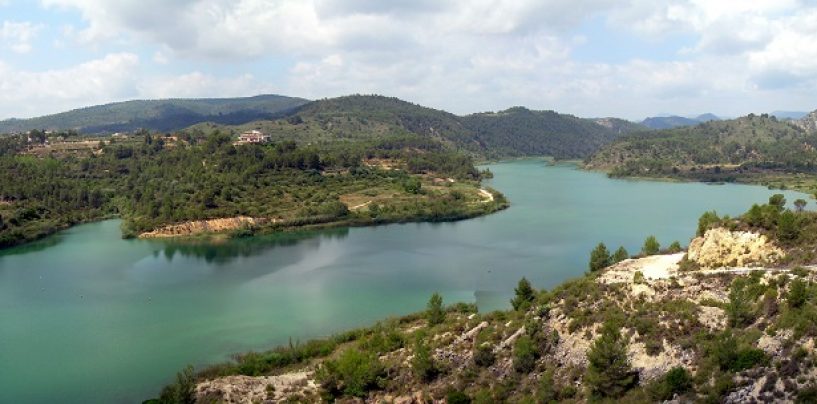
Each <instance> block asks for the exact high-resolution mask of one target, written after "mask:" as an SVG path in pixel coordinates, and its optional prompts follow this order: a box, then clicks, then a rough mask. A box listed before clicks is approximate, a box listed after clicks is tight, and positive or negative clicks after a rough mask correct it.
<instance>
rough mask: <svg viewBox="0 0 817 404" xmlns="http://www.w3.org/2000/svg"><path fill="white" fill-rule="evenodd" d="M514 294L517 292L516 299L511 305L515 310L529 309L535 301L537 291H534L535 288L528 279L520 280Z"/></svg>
mask: <svg viewBox="0 0 817 404" xmlns="http://www.w3.org/2000/svg"><path fill="white" fill-rule="evenodd" d="M514 292H516V297H514V298H513V299H512V300H511V305H512V306H513V309H514V310H523V309H526V308H528V307H529V306H530V304H531V303H533V299H535V298H536V291H535V290H533V287H532V286H531V285H530V282H529V281H528V280H527V279H526V278H522V279H520V280H519V284H518V285H517V286H516V289H514Z"/></svg>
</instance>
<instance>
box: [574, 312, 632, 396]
mask: <svg viewBox="0 0 817 404" xmlns="http://www.w3.org/2000/svg"><path fill="white" fill-rule="evenodd" d="M587 362H588V366H587V374H586V375H585V378H584V380H585V382H586V383H587V385H588V386H589V387H590V392H591V394H593V396H596V397H611V398H617V397H621V396H622V395H624V393H625V392H626V391H627V390H629V389H630V388H631V387H633V386H634V385H635V384H636V383H637V375H638V374H637V373H635V372H633V371H632V368H631V367H630V360H629V359H628V358H627V344H626V342H625V341H624V340H623V338H622V336H621V332H619V329H618V326H617V325H616V324H615V323H613V322H611V321H607V322H605V323H604V325H603V326H602V329H601V335H600V336H599V337H598V338H597V339H596V340H595V341H594V342H593V346H591V347H590V350H588V351H587Z"/></svg>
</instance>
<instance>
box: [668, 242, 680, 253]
mask: <svg viewBox="0 0 817 404" xmlns="http://www.w3.org/2000/svg"><path fill="white" fill-rule="evenodd" d="M681 251H683V249H682V248H681V243H679V242H678V241H673V242H672V244H670V245H669V248H667V252H669V253H671V254H675V253H679V252H681Z"/></svg>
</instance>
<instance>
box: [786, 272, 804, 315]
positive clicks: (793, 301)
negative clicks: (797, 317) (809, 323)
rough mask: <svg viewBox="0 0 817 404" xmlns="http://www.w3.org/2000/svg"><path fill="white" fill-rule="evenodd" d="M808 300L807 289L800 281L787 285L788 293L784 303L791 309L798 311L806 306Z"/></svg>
mask: <svg viewBox="0 0 817 404" xmlns="http://www.w3.org/2000/svg"><path fill="white" fill-rule="evenodd" d="M808 298H809V293H808V287H807V285H806V282H804V281H803V280H802V279H795V280H793V281H791V284H790V285H789V293H787V294H786V303H787V304H788V305H789V307H791V308H795V309H799V308H800V307H803V305H804V304H806V301H807V300H808Z"/></svg>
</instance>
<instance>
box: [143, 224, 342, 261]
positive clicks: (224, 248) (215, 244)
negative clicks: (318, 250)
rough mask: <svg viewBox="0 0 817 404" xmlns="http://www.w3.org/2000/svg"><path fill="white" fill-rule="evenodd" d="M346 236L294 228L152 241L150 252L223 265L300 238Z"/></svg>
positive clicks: (339, 232) (339, 231)
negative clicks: (237, 235) (230, 236)
mask: <svg viewBox="0 0 817 404" xmlns="http://www.w3.org/2000/svg"><path fill="white" fill-rule="evenodd" d="M348 235H349V228H348V227H340V228H332V229H326V230H320V231H295V232H284V233H275V234H267V235H260V236H252V237H241V238H235V239H227V240H215V241H214V240H170V241H151V243H156V244H160V245H161V246H160V248H159V249H157V250H154V251H153V255H154V256H155V257H158V256H160V255H162V256H164V257H165V259H166V260H167V261H168V262H170V261H172V260H173V257H175V256H176V255H177V254H178V255H179V256H182V257H185V258H199V259H203V260H204V261H205V262H207V263H208V264H214V265H217V266H220V265H226V264H229V263H230V262H232V261H234V260H236V259H238V258H249V257H252V256H256V255H260V254H263V253H264V252H266V251H268V250H270V249H273V248H277V247H288V246H295V245H297V244H299V243H301V242H303V241H306V240H311V239H318V240H332V239H335V240H341V239H344V238H346V237H347V236H348Z"/></svg>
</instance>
